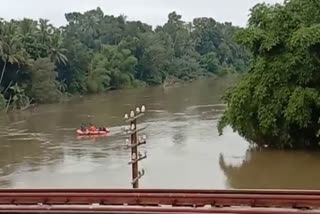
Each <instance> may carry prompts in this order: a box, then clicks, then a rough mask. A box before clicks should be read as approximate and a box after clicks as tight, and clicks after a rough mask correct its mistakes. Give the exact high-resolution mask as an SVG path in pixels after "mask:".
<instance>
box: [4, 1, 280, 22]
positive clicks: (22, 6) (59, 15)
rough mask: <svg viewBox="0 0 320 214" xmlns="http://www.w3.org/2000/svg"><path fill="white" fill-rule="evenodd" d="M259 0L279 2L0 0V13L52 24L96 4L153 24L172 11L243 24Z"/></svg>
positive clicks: (112, 12)
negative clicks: (70, 13)
mask: <svg viewBox="0 0 320 214" xmlns="http://www.w3.org/2000/svg"><path fill="white" fill-rule="evenodd" d="M260 2H266V3H271V4H274V3H281V2H283V0H0V17H2V18H4V19H6V20H10V19H22V18H25V17H26V18H32V19H39V18H46V19H49V20H50V22H51V23H52V24H54V25H56V26H61V25H65V24H66V20H65V18H64V14H65V13H68V12H84V11H87V10H91V9H95V8H97V7H98V6H99V7H100V8H101V9H102V10H103V11H104V13H105V14H107V15H115V16H118V15H121V14H123V15H126V16H127V19H128V20H130V21H131V20H140V21H142V22H145V23H148V24H150V25H153V26H157V25H162V24H164V23H165V22H166V21H167V17H168V14H169V13H170V12H172V11H176V12H177V13H178V14H180V15H182V19H183V20H184V21H191V20H192V19H193V18H196V17H212V18H214V19H215V20H217V21H219V22H232V23H233V24H234V25H237V26H242V27H244V26H246V23H247V20H248V15H249V9H250V8H251V7H253V6H254V5H255V4H257V3H260Z"/></svg>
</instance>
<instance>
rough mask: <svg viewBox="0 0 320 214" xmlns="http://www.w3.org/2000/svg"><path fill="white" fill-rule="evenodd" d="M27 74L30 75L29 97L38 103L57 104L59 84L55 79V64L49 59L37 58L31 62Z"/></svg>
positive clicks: (59, 92) (59, 95) (59, 93)
mask: <svg viewBox="0 0 320 214" xmlns="http://www.w3.org/2000/svg"><path fill="white" fill-rule="evenodd" d="M29 64H30V66H29V68H28V69H29V72H30V74H31V90H30V92H29V94H28V95H29V97H32V98H34V100H35V101H36V102H38V103H52V102H57V101H58V100H59V99H60V97H61V95H62V94H61V91H60V90H59V87H60V83H59V82H58V81H57V80H56V79H57V76H58V74H57V72H56V71H55V64H54V63H53V62H52V61H50V59H49V58H39V59H37V60H36V61H31V62H30V63H29Z"/></svg>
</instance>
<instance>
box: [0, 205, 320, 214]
mask: <svg viewBox="0 0 320 214" xmlns="http://www.w3.org/2000/svg"><path fill="white" fill-rule="evenodd" d="M0 213H8V214H21V213H60V214H71V213H79V214H84V213H86V214H96V213H104V214H129V213H130V214H137V213H142V214H173V213H176V214H198V213H202V214H210V213H215V214H219V213H220V214H223V213H228V214H258V213H259V214H306V213H312V214H320V211H319V210H307V211H305V210H298V209H283V208H185V207H182V208H176V207H128V206H127V207H126V206H123V207H120V206H118V207H112V206H66V205H63V206H61V205H60V206H59V205H53V206H40V205H37V206H26V205H23V206H13V205H10V206H0Z"/></svg>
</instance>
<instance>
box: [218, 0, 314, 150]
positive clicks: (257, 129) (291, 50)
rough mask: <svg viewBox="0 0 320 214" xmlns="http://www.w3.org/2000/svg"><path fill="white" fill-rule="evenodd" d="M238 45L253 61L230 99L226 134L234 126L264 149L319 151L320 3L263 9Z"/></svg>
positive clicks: (297, 0)
mask: <svg viewBox="0 0 320 214" xmlns="http://www.w3.org/2000/svg"><path fill="white" fill-rule="evenodd" d="M237 39H238V41H239V42H240V43H241V44H244V45H245V46H247V47H248V48H249V49H250V51H251V53H252V55H253V59H252V62H251V65H250V69H249V72H248V73H247V74H246V75H245V76H244V77H243V79H242V80H241V81H240V83H239V84H238V85H237V86H235V87H234V88H232V89H231V90H230V91H229V92H228V93H227V95H226V96H225V101H226V103H227V105H228V108H227V110H226V112H225V113H224V115H223V117H222V119H221V121H220V124H219V125H220V126H219V128H220V131H222V129H223V127H225V126H227V125H231V127H232V128H233V129H234V130H236V131H238V132H239V134H240V135H242V136H244V137H245V138H246V139H248V140H249V141H250V142H254V143H257V144H258V145H262V144H269V145H270V146H272V147H277V148H299V147H319V136H320V132H319V130H320V124H319V119H320V93H319V92H320V88H319V81H320V75H319V74H320V73H319V70H320V5H319V2H318V1H314V0H291V1H285V3H284V4H283V5H281V4H275V5H267V4H258V5H256V6H255V7H254V8H253V9H252V10H251V17H250V20H249V26H248V28H247V29H244V30H242V31H241V32H239V33H238V35H237ZM233 52H234V51H233Z"/></svg>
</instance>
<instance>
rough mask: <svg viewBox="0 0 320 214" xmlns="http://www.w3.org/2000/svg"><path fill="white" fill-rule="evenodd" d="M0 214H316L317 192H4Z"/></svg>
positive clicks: (0, 197) (319, 201)
mask: <svg viewBox="0 0 320 214" xmlns="http://www.w3.org/2000/svg"><path fill="white" fill-rule="evenodd" d="M0 213H9V214H13V213H15V214H20V213H37V214H38V213H62V214H70V213H80V214H84V213H86V214H95V213H100V214H102V213H103V214H129V213H133V214H136V213H143V214H171V213H177V214H196V213H204V214H208V213H233V214H255V213H261V214H282V213H289V214H290V213H294V214H305V213H319V214H320V191H302V190H301V191H297V190H182V189H181V190H173V189H2V190H0Z"/></svg>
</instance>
